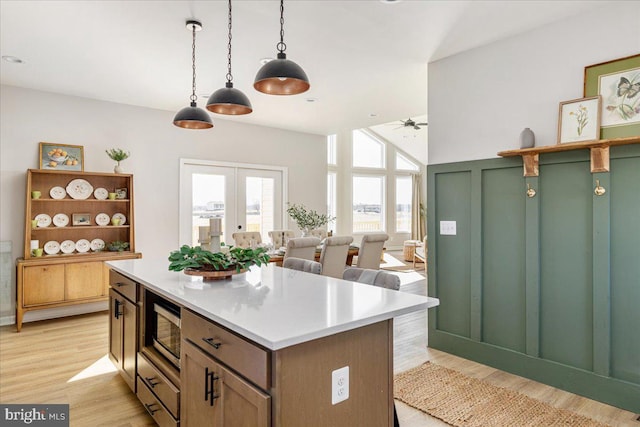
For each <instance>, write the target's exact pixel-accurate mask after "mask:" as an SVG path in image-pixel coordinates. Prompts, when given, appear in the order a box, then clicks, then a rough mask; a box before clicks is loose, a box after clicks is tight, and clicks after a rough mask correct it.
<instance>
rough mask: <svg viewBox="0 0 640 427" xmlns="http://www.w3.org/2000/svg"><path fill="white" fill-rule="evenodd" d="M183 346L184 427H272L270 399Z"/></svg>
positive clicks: (189, 346)
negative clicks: (206, 426) (205, 426)
mask: <svg viewBox="0 0 640 427" xmlns="http://www.w3.org/2000/svg"><path fill="white" fill-rule="evenodd" d="M182 346H183V352H182V360H181V362H182V366H181V372H180V374H181V377H182V378H181V380H182V390H181V394H182V418H181V420H180V424H181V425H182V426H183V427H200V426H204V425H208V426H212V427H223V426H247V427H249V426H251V427H269V426H270V425H271V398H270V397H269V395H267V394H266V393H264V392H262V391H260V390H259V389H258V388H257V387H255V386H253V385H251V384H249V383H248V382H247V381H245V380H244V379H242V378H241V377H240V376H238V375H236V374H234V373H233V372H231V371H230V370H229V369H226V368H225V367H224V366H222V365H221V364H220V363H219V362H217V361H216V359H215V358H214V357H212V356H211V355H209V354H207V353H206V352H204V351H203V350H202V349H200V348H198V347H196V346H195V345H193V344H191V343H190V342H188V341H183V343H182Z"/></svg>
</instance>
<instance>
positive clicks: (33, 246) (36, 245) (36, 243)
mask: <svg viewBox="0 0 640 427" xmlns="http://www.w3.org/2000/svg"><path fill="white" fill-rule="evenodd" d="M39 247H40V240H32V241H31V250H33V249H38V248H39Z"/></svg>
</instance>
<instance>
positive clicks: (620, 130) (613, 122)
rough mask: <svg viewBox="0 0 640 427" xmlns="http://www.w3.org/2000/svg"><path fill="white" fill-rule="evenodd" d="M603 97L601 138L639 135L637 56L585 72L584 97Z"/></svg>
mask: <svg viewBox="0 0 640 427" xmlns="http://www.w3.org/2000/svg"><path fill="white" fill-rule="evenodd" d="M595 95H600V96H601V97H602V105H601V107H600V108H601V111H602V112H601V114H602V122H601V138H602V139H611V138H623V137H627V136H636V135H638V134H639V133H640V54H638V55H633V56H628V57H626V58H619V59H614V60H613V61H607V62H601V63H599V64H593V65H589V66H587V67H585V68H584V95H583V96H595Z"/></svg>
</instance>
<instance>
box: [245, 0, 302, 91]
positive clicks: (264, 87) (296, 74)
mask: <svg viewBox="0 0 640 427" xmlns="http://www.w3.org/2000/svg"><path fill="white" fill-rule="evenodd" d="M276 47H277V49H278V57H277V59H274V60H273V61H269V62H267V63H266V64H264V65H263V66H262V68H260V69H259V70H258V74H256V78H255V81H254V82H253V87H254V88H255V89H256V90H257V91H258V92H262V93H266V94H268V95H297V94H299V93H302V92H306V91H307V90H309V87H310V86H311V85H310V84H309V78H308V77H307V73H305V72H304V70H303V69H302V67H300V66H299V65H298V64H296V63H295V62H293V61H290V60H288V59H287V55H286V54H285V53H284V51H285V50H287V45H286V44H285V42H284V0H280V42H279V43H278V44H277V45H276Z"/></svg>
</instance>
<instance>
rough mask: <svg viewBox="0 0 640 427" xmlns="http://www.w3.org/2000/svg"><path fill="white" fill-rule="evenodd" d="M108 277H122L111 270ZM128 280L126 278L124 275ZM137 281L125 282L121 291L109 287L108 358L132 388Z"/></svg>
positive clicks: (134, 362)
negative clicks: (123, 291) (124, 291)
mask: <svg viewBox="0 0 640 427" xmlns="http://www.w3.org/2000/svg"><path fill="white" fill-rule="evenodd" d="M109 276H110V279H109V281H110V282H111V283H119V282H120V281H121V280H123V279H126V278H125V277H124V276H122V275H121V274H119V273H117V272H115V271H111V272H110V274H109ZM127 280H128V279H127ZM137 288H138V285H137V284H136V283H135V282H131V283H127V286H126V288H124V289H126V290H127V292H126V293H125V294H123V293H120V292H119V291H120V289H118V288H117V287H116V288H111V289H109V358H110V359H111V361H112V362H113V364H114V365H116V367H117V368H118V370H119V371H120V375H121V376H122V378H124V380H125V382H126V383H127V385H128V386H129V388H131V390H132V391H133V392H134V393H135V392H136V354H137V352H138V319H139V310H138V305H137V302H138V298H137V295H138V293H137Z"/></svg>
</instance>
